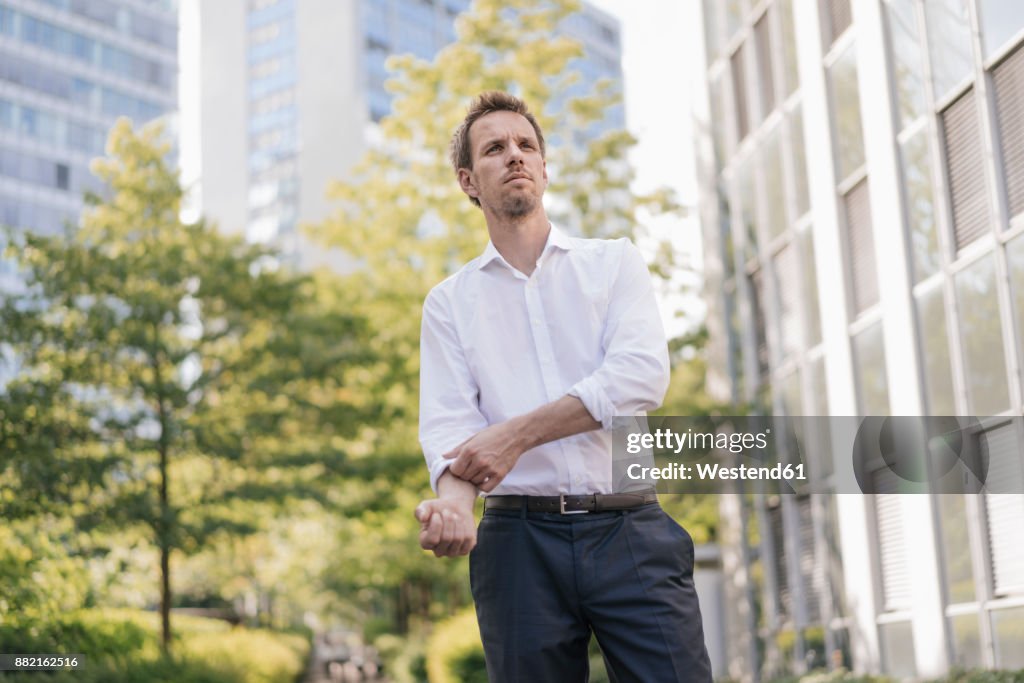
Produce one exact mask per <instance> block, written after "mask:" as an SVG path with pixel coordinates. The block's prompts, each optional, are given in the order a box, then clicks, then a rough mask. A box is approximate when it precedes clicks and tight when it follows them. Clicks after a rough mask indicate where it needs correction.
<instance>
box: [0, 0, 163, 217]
mask: <svg viewBox="0 0 1024 683" xmlns="http://www.w3.org/2000/svg"><path fill="white" fill-rule="evenodd" d="M177 55H178V19H177V7H176V3H175V2H173V0H3V1H0V225H9V226H14V227H18V228H23V229H29V230H33V231H38V232H42V233H48V234H52V233H55V232H58V231H59V230H61V228H62V226H63V225H64V224H65V222H71V223H75V222H77V218H78V213H79V211H80V210H81V207H82V197H83V193H84V192H85V191H86V190H90V189H91V190H97V189H99V182H98V180H97V179H96V178H95V177H93V176H92V175H91V174H90V172H89V167H88V165H89V160H90V159H91V158H93V157H96V156H100V155H102V154H103V153H104V145H105V143H106V136H107V132H108V130H109V129H110V127H111V125H113V123H114V121H115V120H116V119H117V118H118V117H120V116H127V117H130V118H131V119H133V121H134V122H135V124H136V125H139V124H142V123H144V122H146V121H149V120H151V119H154V118H156V117H159V116H162V115H164V114H167V113H169V112H173V111H174V110H175V109H176V102H177V69H178V59H177Z"/></svg>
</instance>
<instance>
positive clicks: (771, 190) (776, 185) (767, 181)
mask: <svg viewBox="0 0 1024 683" xmlns="http://www.w3.org/2000/svg"><path fill="white" fill-rule="evenodd" d="M761 159H762V166H761V171H760V174H761V177H762V178H763V179H764V192H765V202H766V204H767V205H766V207H765V208H766V209H767V211H766V215H765V218H766V219H767V221H768V225H767V226H766V227H767V228H768V235H767V237H768V240H769V241H771V240H772V239H775V238H776V237H778V236H779V235H781V234H782V233H783V232H785V230H786V227H787V224H786V189H785V185H784V184H783V179H784V178H785V172H784V169H783V166H782V126H775V127H774V128H773V129H772V131H771V132H770V133H769V134H768V136H767V138H766V139H765V141H764V146H763V151H762V153H761Z"/></svg>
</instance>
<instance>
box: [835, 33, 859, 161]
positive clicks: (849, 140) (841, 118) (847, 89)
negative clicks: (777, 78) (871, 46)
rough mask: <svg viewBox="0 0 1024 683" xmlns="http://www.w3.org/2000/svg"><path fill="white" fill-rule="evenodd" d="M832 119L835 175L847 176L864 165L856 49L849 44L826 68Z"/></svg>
mask: <svg viewBox="0 0 1024 683" xmlns="http://www.w3.org/2000/svg"><path fill="white" fill-rule="evenodd" d="M829 85H830V87H831V95H832V118H833V122H834V129H835V139H836V146H837V150H836V157H837V162H838V164H839V168H838V172H839V178H840V179H843V178H846V177H848V176H850V175H851V174H852V173H853V172H854V171H855V170H857V169H858V168H860V167H861V166H862V165H863V164H864V133H863V130H862V128H861V120H860V92H859V89H858V86H857V52H856V49H855V46H853V45H851V46H850V47H849V48H847V49H846V51H845V52H843V53H842V54H841V55H840V56H839V57H838V58H837V59H836V61H835V63H834V64H833V65H832V67H831V68H830V69H829Z"/></svg>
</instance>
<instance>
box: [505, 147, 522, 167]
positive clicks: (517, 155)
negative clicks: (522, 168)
mask: <svg viewBox="0 0 1024 683" xmlns="http://www.w3.org/2000/svg"><path fill="white" fill-rule="evenodd" d="M508 163H509V164H517V163H518V164H521V163H523V150H521V149H519V145H517V144H516V143H514V142H512V143H510V144H509V146H508Z"/></svg>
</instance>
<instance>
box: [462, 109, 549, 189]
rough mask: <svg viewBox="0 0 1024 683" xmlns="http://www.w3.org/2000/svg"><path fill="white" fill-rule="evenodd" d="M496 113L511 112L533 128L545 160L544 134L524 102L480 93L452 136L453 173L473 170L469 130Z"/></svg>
mask: <svg viewBox="0 0 1024 683" xmlns="http://www.w3.org/2000/svg"><path fill="white" fill-rule="evenodd" d="M496 111H511V112H515V113H516V114H519V115H520V116H522V117H523V118H525V119H526V120H527V121H529V122H530V125H531V126H533V132H534V133H536V134H537V143H538V144H539V145H540V155H541V157H542V158H546V149H545V147H544V133H543V132H541V129H540V124H539V123H537V119H536V118H535V117H534V115H533V112H531V111H530V110H529V108H528V107H527V106H526V102H523V101H522V100H521V99H519V98H518V97H516V96H515V95H510V94H508V93H507V92H501V91H500V90H491V91H488V92H484V93H480V95H478V96H477V98H476V99H475V100H473V102H472V103H471V104H470V105H469V111H467V112H466V118H465V119H463V120H462V123H460V124H459V127H458V128H456V129H455V135H453V136H452V142H451V146H450V159H451V162H452V168H454V169H455V173H456V174H458V172H459V169H460V168H473V150H472V149H470V146H469V129H470V128H471V127H472V125H473V124H474V123H475V122H476V120H477V119H479V118H481V117H482V116H486V115H487V114H493V113H494V112H496ZM470 201H472V202H473V203H474V204H476V205H477V206H480V202H479V201H478V200H477V199H476V198H475V197H470Z"/></svg>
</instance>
